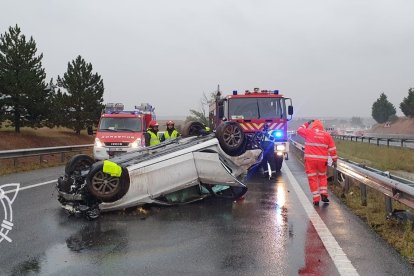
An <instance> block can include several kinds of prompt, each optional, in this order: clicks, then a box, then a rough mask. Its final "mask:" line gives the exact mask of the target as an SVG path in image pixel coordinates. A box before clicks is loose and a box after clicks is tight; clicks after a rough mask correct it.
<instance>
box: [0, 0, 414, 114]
mask: <svg viewBox="0 0 414 276" xmlns="http://www.w3.org/2000/svg"><path fill="white" fill-rule="evenodd" d="M0 4H1V16H0V32H1V33H2V34H4V33H5V31H6V30H7V29H8V27H9V26H11V25H15V24H18V25H19V27H20V28H21V30H22V32H23V33H24V34H25V35H26V36H33V38H34V39H35V41H36V43H37V47H38V51H39V53H40V52H42V53H43V55H44V58H43V66H44V68H45V69H46V72H47V77H48V79H50V78H52V77H53V78H54V79H55V80H56V77H57V76H58V75H60V76H62V75H63V73H64V72H65V71H66V69H67V63H68V62H69V61H71V60H73V59H75V58H76V56H77V55H81V56H82V57H83V58H84V59H85V60H86V61H87V62H90V63H92V65H93V68H94V71H95V72H98V73H99V74H100V75H101V76H102V78H103V80H104V85H105V93H104V101H105V102H123V103H125V105H126V107H133V106H134V105H135V104H139V103H141V102H150V103H152V104H153V105H154V106H155V107H156V113H157V115H158V116H186V115H188V114H189V109H200V106H201V104H200V99H201V98H202V95H203V93H206V94H207V95H209V94H210V93H211V92H212V91H214V90H215V89H216V87H217V84H220V87H221V90H222V91H223V92H224V94H230V93H231V91H233V90H238V91H244V90H245V89H253V88H254V87H259V88H261V89H272V90H273V89H279V90H280V91H281V93H282V94H284V95H286V96H288V97H291V98H292V100H293V103H294V108H295V116H296V117H305V116H306V117H309V116H312V117H327V116H341V117H351V116H362V117H370V116H371V106H372V104H373V102H374V101H375V100H376V99H377V98H378V97H379V94H380V93H381V92H385V94H386V95H387V96H388V98H389V100H390V101H391V102H392V103H393V104H394V105H395V107H396V108H397V114H398V115H402V113H401V111H400V109H399V104H400V102H401V101H402V100H403V98H404V97H406V96H407V95H408V89H409V88H410V87H414V15H413V11H414V1H412V0H392V1H391V0H388V1H385V0H324V1H319V0H313V1H309V0H300V1H295V0H289V1H287V0H284V1H277V0H255V1H253V0H251V1H247V0H231V1H226V0H208V1H197V0H174V1H171V0H165V1H158V0H151V1H148V0H147V1H137V0H130V1H125V0H123V1H115V0H112V1H104V0H94V1H91V0H89V1H88V0H71V1H56V0H36V1H33V0H26V1H17V0H12V1H6V0H0Z"/></svg>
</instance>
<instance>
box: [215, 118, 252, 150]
mask: <svg viewBox="0 0 414 276" xmlns="http://www.w3.org/2000/svg"><path fill="white" fill-rule="evenodd" d="M216 138H217V139H218V141H219V143H220V146H221V148H222V149H223V150H224V152H225V153H227V154H228V155H230V156H237V155H241V154H243V153H244V152H245V151H246V142H247V139H246V135H245V134H244V132H243V129H242V128H241V126H240V125H239V124H238V123H236V122H224V123H222V124H220V125H219V126H218V127H217V130H216Z"/></svg>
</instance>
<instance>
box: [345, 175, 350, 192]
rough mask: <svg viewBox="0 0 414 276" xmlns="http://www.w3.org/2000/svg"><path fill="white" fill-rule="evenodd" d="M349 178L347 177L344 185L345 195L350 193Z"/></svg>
mask: <svg viewBox="0 0 414 276" xmlns="http://www.w3.org/2000/svg"><path fill="white" fill-rule="evenodd" d="M349 182H350V179H349V176H347V175H346V176H345V183H344V193H348V192H349Z"/></svg>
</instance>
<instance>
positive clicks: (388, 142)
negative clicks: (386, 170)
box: [387, 139, 390, 147]
mask: <svg viewBox="0 0 414 276" xmlns="http://www.w3.org/2000/svg"><path fill="white" fill-rule="evenodd" d="M387 147H390V139H387Z"/></svg>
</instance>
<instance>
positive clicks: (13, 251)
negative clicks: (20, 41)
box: [0, 158, 414, 275]
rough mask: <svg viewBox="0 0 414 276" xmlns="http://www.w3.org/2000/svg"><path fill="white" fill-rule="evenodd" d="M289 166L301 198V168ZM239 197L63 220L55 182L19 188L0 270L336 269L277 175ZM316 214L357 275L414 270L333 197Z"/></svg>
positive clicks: (43, 174) (35, 177) (52, 175)
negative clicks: (92, 218)
mask: <svg viewBox="0 0 414 276" xmlns="http://www.w3.org/2000/svg"><path fill="white" fill-rule="evenodd" d="M285 165H288V167H289V168H290V170H291V171H292V173H293V174H294V175H295V177H296V178H297V181H298V182H299V183H300V184H301V186H302V187H303V189H304V190H305V191H306V192H307V194H308V189H307V184H306V176H305V174H304V173H303V167H302V165H301V164H300V163H298V162H297V161H296V160H295V159H294V158H291V160H289V161H288V162H287V164H285ZM62 171H63V168H53V169H47V170H41V171H37V172H31V173H23V174H17V175H11V176H5V177H2V178H1V179H0V185H1V184H5V183H12V182H20V183H21V184H22V186H25V185H28V184H35V183H40V182H42V181H47V180H50V179H56V178H57V177H58V175H59V174H60V173H61V172H62ZM247 185H248V187H249V191H248V193H247V194H246V197H245V198H244V199H243V200H239V201H236V202H232V201H229V200H226V199H220V198H208V199H205V200H203V201H200V202H197V203H193V204H189V205H181V206H174V207H159V206H144V207H143V208H134V209H131V210H128V211H126V212H112V213H106V214H103V215H102V216H101V217H100V218H99V219H98V220H96V221H92V222H89V221H86V220H84V219H79V218H74V217H68V216H67V215H66V214H65V212H64V211H63V210H61V209H60V208H59V205H58V202H57V200H56V193H55V192H54V186H53V184H48V185H44V186H39V187H35V188H32V189H27V190H24V191H20V193H19V194H18V196H17V199H16V201H15V202H14V204H13V214H14V219H13V222H14V228H13V230H12V231H11V232H10V233H9V236H10V238H12V239H13V242H12V243H9V242H6V241H3V242H2V243H0V274H15V275H26V274H29V275H30V274H41V275H77V274H80V273H82V274H85V275H114V274H124V275H338V270H337V268H336V267H335V265H334V263H333V261H332V260H331V259H330V257H329V255H328V253H327V251H326V250H325V248H324V245H323V243H322V242H321V240H320V238H319V236H318V234H317V233H316V231H315V228H314V227H313V225H312V223H311V222H310V221H309V218H308V217H307V215H306V214H305V212H304V209H303V207H302V205H301V203H300V202H299V200H298V197H297V195H296V194H295V192H294V191H293V189H292V188H291V184H290V183H289V181H288V179H287V177H286V175H285V174H283V173H282V174H281V175H278V176H277V177H276V178H275V179H270V180H269V179H265V178H261V177H254V178H252V179H249V180H248V182H247ZM317 210H318V213H319V214H320V216H321V217H322V219H323V220H324V221H325V223H326V224H327V226H328V228H329V229H330V230H331V232H332V234H333V235H334V236H335V238H336V239H337V241H338V243H339V244H340V245H341V247H342V248H343V250H344V252H345V253H346V254H347V255H348V258H349V259H350V260H351V261H352V263H353V264H354V266H355V267H356V269H357V270H358V272H359V273H360V274H361V275H410V274H411V275H414V270H413V269H412V267H411V266H410V265H409V264H408V263H407V262H405V261H404V260H402V259H401V258H400V257H399V256H398V254H396V252H395V251H394V250H393V249H392V248H390V247H389V246H387V245H386V244H385V243H384V242H383V241H382V240H381V239H379V238H378V236H376V235H375V234H374V233H373V232H372V231H371V230H370V229H368V227H366V226H365V225H364V224H363V223H362V222H361V221H360V220H359V219H357V218H355V217H354V216H353V215H352V214H350V213H349V212H348V210H347V209H346V208H343V207H342V206H341V204H340V202H339V201H337V200H335V199H333V202H332V203H331V204H330V206H324V207H323V206H321V207H319V208H318V209H317Z"/></svg>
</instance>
